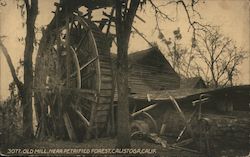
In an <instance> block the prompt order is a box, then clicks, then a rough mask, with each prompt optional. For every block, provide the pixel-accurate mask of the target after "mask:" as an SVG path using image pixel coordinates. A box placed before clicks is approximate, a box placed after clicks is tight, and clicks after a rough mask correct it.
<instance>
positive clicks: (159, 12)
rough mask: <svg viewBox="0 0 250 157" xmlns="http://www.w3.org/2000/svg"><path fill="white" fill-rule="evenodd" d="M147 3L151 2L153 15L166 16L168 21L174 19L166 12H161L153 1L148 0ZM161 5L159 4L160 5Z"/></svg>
mask: <svg viewBox="0 0 250 157" xmlns="http://www.w3.org/2000/svg"><path fill="white" fill-rule="evenodd" d="M149 3H150V4H151V6H152V7H153V8H154V10H155V15H157V14H159V15H160V16H161V17H162V18H166V19H168V20H170V21H172V22H173V21H174V20H173V19H172V18H170V17H169V16H168V15H167V14H165V13H164V12H162V11H161V10H160V9H159V7H157V6H156V5H155V4H154V3H153V2H152V0H149ZM160 7H161V6H160Z"/></svg>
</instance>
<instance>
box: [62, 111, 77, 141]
mask: <svg viewBox="0 0 250 157" xmlns="http://www.w3.org/2000/svg"><path fill="white" fill-rule="evenodd" d="M63 119H64V124H65V126H66V129H67V132H68V135H69V138H70V140H71V141H76V135H75V131H74V128H73V126H72V123H71V121H70V118H69V115H68V113H67V112H65V113H64V114H63Z"/></svg>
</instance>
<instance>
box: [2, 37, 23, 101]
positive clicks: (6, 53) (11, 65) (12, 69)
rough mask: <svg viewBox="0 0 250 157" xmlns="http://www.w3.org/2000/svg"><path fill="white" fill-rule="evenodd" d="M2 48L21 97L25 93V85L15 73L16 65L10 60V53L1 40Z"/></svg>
mask: <svg viewBox="0 0 250 157" xmlns="http://www.w3.org/2000/svg"><path fill="white" fill-rule="evenodd" d="M0 48H1V50H2V52H3V54H4V56H5V58H6V61H7V63H8V65H9V68H10V72H11V75H12V78H13V80H14V82H15V84H16V86H17V88H18V91H19V95H20V96H21V95H22V93H23V83H22V82H21V81H20V80H19V79H18V77H17V74H16V71H15V68H14V65H13V62H12V60H11V58H10V55H9V53H8V50H7V48H6V47H5V46H4V44H3V42H2V40H1V39H0Z"/></svg>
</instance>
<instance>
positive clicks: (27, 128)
mask: <svg viewBox="0 0 250 157" xmlns="http://www.w3.org/2000/svg"><path fill="white" fill-rule="evenodd" d="M23 2H24V3H23V6H25V9H26V37H25V49H24V76H23V77H24V83H22V82H21V81H20V80H19V79H18V77H17V75H16V73H15V69H14V66H13V63H12V61H11V58H10V56H9V53H8V51H7V49H6V47H5V46H4V44H3V43H2V41H0V47H1V49H2V51H3V53H4V56H5V57H6V60H7V63H8V65H9V68H10V71H11V74H12V77H13V80H14V82H15V84H16V85H17V88H18V91H19V96H20V98H21V104H22V108H23V135H24V137H25V138H28V139H30V138H32V137H33V126H32V113H33V112H32V87H33V67H32V65H33V62H32V56H33V51H34V46H33V43H34V40H35V21H36V17H37V15H38V0H31V1H29V0H24V1H23ZM21 12H23V10H21ZM22 15H23V14H22Z"/></svg>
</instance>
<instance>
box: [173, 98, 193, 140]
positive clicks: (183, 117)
mask: <svg viewBox="0 0 250 157" xmlns="http://www.w3.org/2000/svg"><path fill="white" fill-rule="evenodd" d="M169 98H170V100H171V101H172V102H173V104H174V107H175V109H176V110H177V112H178V113H179V114H180V116H181V118H182V119H183V121H184V123H185V124H186V127H187V130H188V131H189V133H190V135H191V137H192V138H194V133H193V130H192V128H191V125H190V124H189V123H188V121H187V119H186V117H185V115H184V113H183V112H182V110H181V108H180V106H179V105H178V103H177V102H176V100H175V99H174V98H173V97H172V96H169Z"/></svg>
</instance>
